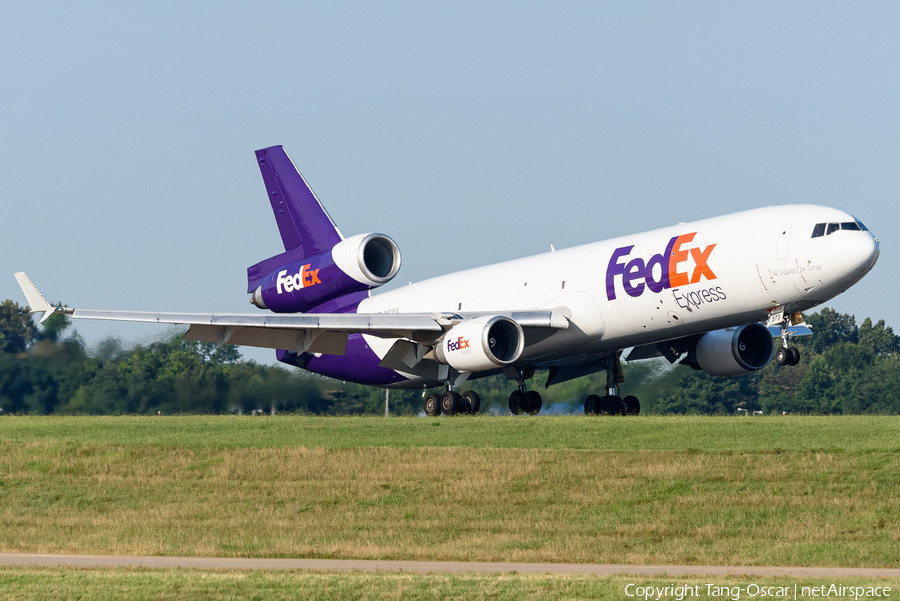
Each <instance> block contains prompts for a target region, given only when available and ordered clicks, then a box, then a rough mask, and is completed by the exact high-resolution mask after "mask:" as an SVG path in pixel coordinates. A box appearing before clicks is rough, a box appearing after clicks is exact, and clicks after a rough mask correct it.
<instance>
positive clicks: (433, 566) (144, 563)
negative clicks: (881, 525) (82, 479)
mask: <svg viewBox="0 0 900 601" xmlns="http://www.w3.org/2000/svg"><path fill="white" fill-rule="evenodd" d="M0 565H21V566H75V567H141V568H199V569H206V570H228V569H241V570H322V571H347V570H361V571H367V572H379V571H380V572H481V573H484V572H518V573H520V574H591V575H609V574H634V575H640V576H660V575H668V576H726V575H729V574H735V575H738V574H740V575H748V576H800V577H802V576H806V577H828V576H856V577H880V578H900V569H898V568H813V567H778V566H676V565H654V566H643V565H627V564H580V563H496V562H482V561H381V560H355V559H277V558H241V557H155V556H135V555H54V554H44V553H0Z"/></svg>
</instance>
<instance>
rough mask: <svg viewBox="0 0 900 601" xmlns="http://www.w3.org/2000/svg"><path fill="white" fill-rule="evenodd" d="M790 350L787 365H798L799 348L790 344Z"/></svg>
mask: <svg viewBox="0 0 900 601" xmlns="http://www.w3.org/2000/svg"><path fill="white" fill-rule="evenodd" d="M788 351H789V352H790V355H791V358H790V361H788V365H800V350H799V349H797V347H796V346H792V347H791V348H789V349H788Z"/></svg>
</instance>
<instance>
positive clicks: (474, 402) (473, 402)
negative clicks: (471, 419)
mask: <svg viewBox="0 0 900 601" xmlns="http://www.w3.org/2000/svg"><path fill="white" fill-rule="evenodd" d="M463 400H464V401H466V403H468V405H469V413H471V414H472V415H475V414H476V413H478V410H479V409H481V397H480V396H478V393H477V392H475V391H474V390H470V391H468V392H466V393H464V394H463Z"/></svg>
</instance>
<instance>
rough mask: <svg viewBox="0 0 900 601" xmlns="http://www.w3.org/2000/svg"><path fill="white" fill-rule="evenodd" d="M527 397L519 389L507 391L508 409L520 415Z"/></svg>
mask: <svg viewBox="0 0 900 601" xmlns="http://www.w3.org/2000/svg"><path fill="white" fill-rule="evenodd" d="M526 402H527V399H526V398H525V394H524V393H523V392H522V391H521V390H513V391H512V392H511V393H509V411H510V413H512V414H513V415H522V414H523V413H524V412H525V403H526Z"/></svg>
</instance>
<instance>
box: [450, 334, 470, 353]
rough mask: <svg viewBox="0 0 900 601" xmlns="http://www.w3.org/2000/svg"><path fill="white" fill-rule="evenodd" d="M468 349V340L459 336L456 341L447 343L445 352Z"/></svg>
mask: <svg viewBox="0 0 900 601" xmlns="http://www.w3.org/2000/svg"><path fill="white" fill-rule="evenodd" d="M467 348H469V339H468V338H463V337H462V336H460V337H459V338H457V339H456V340H448V341H447V351H448V352H449V351H459V350H462V349H467Z"/></svg>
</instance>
